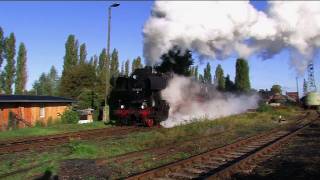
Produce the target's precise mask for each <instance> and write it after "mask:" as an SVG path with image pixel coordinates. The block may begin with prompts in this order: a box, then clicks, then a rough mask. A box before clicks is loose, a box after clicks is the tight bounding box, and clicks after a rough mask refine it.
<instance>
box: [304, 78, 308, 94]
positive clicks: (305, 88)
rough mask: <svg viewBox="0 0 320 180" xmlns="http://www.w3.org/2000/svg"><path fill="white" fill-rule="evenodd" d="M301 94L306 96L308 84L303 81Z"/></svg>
mask: <svg viewBox="0 0 320 180" xmlns="http://www.w3.org/2000/svg"><path fill="white" fill-rule="evenodd" d="M303 94H304V95H307V94H308V84H307V81H306V80H305V79H303Z"/></svg>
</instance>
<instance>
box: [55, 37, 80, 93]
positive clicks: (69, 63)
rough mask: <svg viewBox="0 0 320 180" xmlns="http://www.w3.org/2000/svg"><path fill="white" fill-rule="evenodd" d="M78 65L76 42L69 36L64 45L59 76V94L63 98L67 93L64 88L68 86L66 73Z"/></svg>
mask: <svg viewBox="0 0 320 180" xmlns="http://www.w3.org/2000/svg"><path fill="white" fill-rule="evenodd" d="M77 64H78V40H76V38H75V36H74V35H69V36H68V39H67V42H66V43H65V55H64V62H63V70H62V76H61V86H60V90H59V93H60V95H62V96H64V95H65V94H66V93H67V91H66V89H65V88H64V87H65V86H66V85H68V81H67V80H66V79H68V77H67V76H68V75H67V73H68V72H69V71H70V70H72V69H73V67H74V66H76V65H77Z"/></svg>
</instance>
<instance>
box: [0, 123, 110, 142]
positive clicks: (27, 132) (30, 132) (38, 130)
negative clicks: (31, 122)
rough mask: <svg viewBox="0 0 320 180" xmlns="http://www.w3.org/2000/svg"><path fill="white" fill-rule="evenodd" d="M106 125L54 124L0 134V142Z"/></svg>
mask: <svg viewBox="0 0 320 180" xmlns="http://www.w3.org/2000/svg"><path fill="white" fill-rule="evenodd" d="M104 127H106V125H105V124H104V123H103V122H101V121H94V122H93V123H89V124H54V125H50V126H47V127H39V126H36V127H30V128H23V129H15V130H9V131H4V132H0V140H8V139H13V138H19V137H23V138H25V137H31V136H45V135H52V134H59V133H66V132H75V131H81V130H87V129H97V128H104Z"/></svg>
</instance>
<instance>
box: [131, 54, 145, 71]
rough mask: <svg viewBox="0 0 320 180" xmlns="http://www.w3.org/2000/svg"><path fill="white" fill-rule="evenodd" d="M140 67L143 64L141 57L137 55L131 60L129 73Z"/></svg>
mask: <svg viewBox="0 0 320 180" xmlns="http://www.w3.org/2000/svg"><path fill="white" fill-rule="evenodd" d="M142 67H143V65H142V61H141V57H140V56H138V57H137V58H136V59H133V61H132V65H131V73H133V72H134V71H135V70H136V69H140V68H142Z"/></svg>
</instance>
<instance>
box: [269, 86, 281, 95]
mask: <svg viewBox="0 0 320 180" xmlns="http://www.w3.org/2000/svg"><path fill="white" fill-rule="evenodd" d="M271 92H272V93H273V94H276V93H279V94H281V93H282V89H281V86H280V85H278V84H275V85H273V86H272V87H271Z"/></svg>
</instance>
